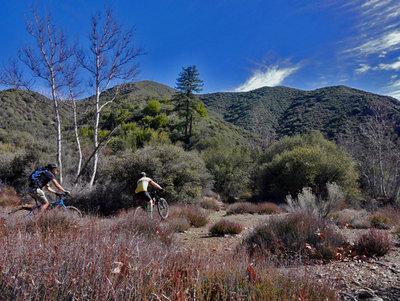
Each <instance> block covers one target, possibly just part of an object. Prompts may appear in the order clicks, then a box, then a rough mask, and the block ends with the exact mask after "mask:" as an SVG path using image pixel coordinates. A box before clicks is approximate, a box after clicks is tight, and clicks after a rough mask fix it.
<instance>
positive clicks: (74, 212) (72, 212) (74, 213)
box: [65, 206, 82, 218]
mask: <svg viewBox="0 0 400 301" xmlns="http://www.w3.org/2000/svg"><path fill="white" fill-rule="evenodd" d="M65 208H66V209H67V214H68V215H69V216H70V217H75V218H81V217H82V212H81V211H80V210H79V209H78V208H76V207H74V206H66V207H65Z"/></svg>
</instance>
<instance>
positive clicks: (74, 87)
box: [60, 46, 83, 179]
mask: <svg viewBox="0 0 400 301" xmlns="http://www.w3.org/2000/svg"><path fill="white" fill-rule="evenodd" d="M73 49H74V50H70V49H61V51H65V50H66V51H67V54H66V55H67V56H68V55H70V54H71V53H76V51H75V50H76V46H74V47H73ZM71 59H72V60H73V61H71V60H68V61H65V62H64V64H62V65H61V66H60V67H61V68H60V70H61V72H62V74H63V75H64V78H65V83H66V88H67V90H68V93H67V94H68V99H69V102H70V104H71V107H72V114H73V124H74V134H75V143H76V149H77V152H78V163H77V165H76V170H75V179H77V178H78V176H79V174H80V172H81V168H82V160H83V156H82V148H81V143H80V139H79V130H78V117H77V108H76V97H77V96H78V95H79V94H80V93H79V92H78V88H79V85H80V84H81V80H80V79H79V77H78V74H77V72H78V70H79V67H80V64H79V62H78V59H77V57H76V56H73V57H72V58H71Z"/></svg>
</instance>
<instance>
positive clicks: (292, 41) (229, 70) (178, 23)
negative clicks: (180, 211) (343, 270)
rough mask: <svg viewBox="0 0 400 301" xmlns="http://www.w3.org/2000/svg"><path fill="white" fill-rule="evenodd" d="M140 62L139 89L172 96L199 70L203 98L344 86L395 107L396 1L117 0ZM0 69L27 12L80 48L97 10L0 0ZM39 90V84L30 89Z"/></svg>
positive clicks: (73, 0)
mask: <svg viewBox="0 0 400 301" xmlns="http://www.w3.org/2000/svg"><path fill="white" fill-rule="evenodd" d="M109 2H111V3H112V5H113V6H114V8H115V10H116V12H117V13H118V16H119V18H120V20H121V22H122V23H123V24H124V25H125V26H127V27H134V29H135V33H136V35H135V38H136V43H137V44H138V45H141V46H142V47H143V48H144V49H145V51H146V52H147V55H145V56H141V57H140V58H139V59H138V63H139V65H140V74H139V76H138V77H137V80H152V81H156V82H159V83H162V84H165V85H168V86H171V87H175V80H176V78H177V76H178V74H179V72H180V71H181V68H182V67H183V66H189V65H196V66H197V68H198V70H199V72H200V78H201V79H202V80H204V88H203V93H209V92H223V91H248V90H252V89H256V88H259V87H262V86H277V85H283V86H288V87H293V88H298V89H303V90H312V89H316V88H320V87H325V86H333V85H346V86H350V87H353V88H357V89H362V90H366V91H370V92H373V93H377V94H383V95H390V96H393V97H396V98H397V99H400V76H399V71H400V1H399V0H343V1H338V0H264V1H261V0H213V1H211V0H129V1H128V0H114V1H109ZM0 3H1V7H2V8H1V10H0V28H1V30H0V40H1V41H2V46H1V47H0V63H2V64H4V63H7V61H8V59H9V58H10V57H15V56H16V53H17V49H18V48H19V47H22V46H23V45H24V42H25V39H26V37H27V34H26V31H25V25H24V15H25V14H26V13H28V12H29V5H30V4H31V3H37V4H38V6H39V8H40V9H44V8H47V9H50V10H51V11H52V14H53V17H54V20H55V21H56V22H57V23H59V24H61V25H62V27H63V28H64V30H65V31H67V32H68V33H69V35H70V36H73V37H74V36H79V39H80V40H81V41H84V40H85V38H86V36H87V32H88V30H89V25H90V24H89V21H90V18H89V17H90V15H91V14H93V13H94V12H96V11H97V10H100V9H102V8H103V7H104V5H103V4H104V2H101V1H95V0H87V1H84V0H64V1H58V0H57V1H56V0H53V1H52V0H40V1H35V2H32V1H23V0H16V1H9V0H0ZM36 85H37V90H40V86H41V83H40V82H37V83H36Z"/></svg>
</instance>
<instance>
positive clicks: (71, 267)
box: [0, 211, 338, 300]
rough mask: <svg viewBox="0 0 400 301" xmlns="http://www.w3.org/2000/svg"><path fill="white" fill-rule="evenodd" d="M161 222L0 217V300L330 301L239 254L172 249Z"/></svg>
mask: <svg viewBox="0 0 400 301" xmlns="http://www.w3.org/2000/svg"><path fill="white" fill-rule="evenodd" d="M172 233H173V231H171V229H170V227H169V225H168V223H163V222H161V221H159V220H157V219H149V218H148V217H147V216H146V215H145V214H144V212H143V213H141V214H139V215H136V216H135V218H133V212H130V211H128V212H123V213H120V214H119V215H118V216H115V217H113V218H96V217H90V216H87V217H85V218H82V219H79V220H74V219H65V217H64V216H63V215H62V214H60V213H54V212H49V213H47V214H46V215H45V216H43V217H41V218H40V219H38V220H37V221H35V222H32V223H30V224H26V223H25V222H24V220H23V219H19V218H15V219H14V218H13V219H10V218H7V216H6V215H4V214H3V215H2V217H1V223H0V242H1V243H0V246H1V247H0V269H1V270H0V274H1V277H0V294H1V296H2V298H4V299H6V300H26V299H27V298H29V299H31V300H61V299H63V300H65V299H70V300H138V299H141V300H164V299H165V300H232V299H234V300H242V299H248V298H250V299H257V300H259V299H263V300H271V299H272V300H321V299H320V298H321V296H322V297H323V299H324V300H337V299H338V296H337V294H336V292H335V291H334V290H332V288H331V286H330V285H329V284H328V283H317V282H315V281H314V280H313V279H311V278H310V277H304V276H305V275H294V274H293V273H287V272H286V273H276V270H275V269H274V268H273V266H272V264H271V263H269V260H268V259H267V258H257V260H254V259H252V258H251V257H249V256H247V254H246V253H244V252H243V251H240V252H237V253H233V254H232V253H229V254H228V253H226V254H224V253H222V254H217V255H216V256H213V257H209V256H206V255H205V254H204V253H202V252H198V251H196V250H184V249H182V248H180V246H179V245H177V244H176V243H175V240H174V236H173V234H172Z"/></svg>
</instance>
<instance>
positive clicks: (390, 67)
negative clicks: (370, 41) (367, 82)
mask: <svg viewBox="0 0 400 301" xmlns="http://www.w3.org/2000/svg"><path fill="white" fill-rule="evenodd" d="M370 70H372V71H379V70H385V71H398V70H400V57H399V58H398V59H397V61H395V62H392V63H380V64H379V65H377V66H374V67H373V66H369V65H367V64H360V67H359V68H357V69H356V70H355V73H358V74H360V73H365V72H367V71H370Z"/></svg>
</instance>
